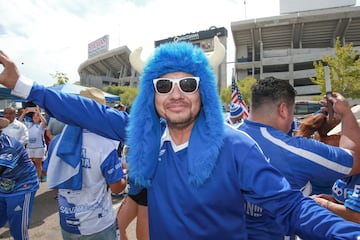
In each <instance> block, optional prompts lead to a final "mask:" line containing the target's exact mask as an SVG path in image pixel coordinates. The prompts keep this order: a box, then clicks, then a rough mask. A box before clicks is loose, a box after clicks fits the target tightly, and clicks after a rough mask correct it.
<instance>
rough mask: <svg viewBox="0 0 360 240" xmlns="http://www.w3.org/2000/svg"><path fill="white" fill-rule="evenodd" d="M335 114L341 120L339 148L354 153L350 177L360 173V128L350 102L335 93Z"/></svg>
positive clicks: (333, 97) (332, 99) (333, 96)
mask: <svg viewBox="0 0 360 240" xmlns="http://www.w3.org/2000/svg"><path fill="white" fill-rule="evenodd" d="M330 100H331V101H332V102H333V107H334V112H335V114H337V115H338V116H340V119H341V123H342V124H341V125H342V129H341V137H340V143H339V146H340V147H342V148H345V149H348V150H350V151H351V152H352V155H353V158H354V163H353V168H352V171H351V172H350V175H353V174H355V173H360V128H359V125H358V123H357V120H356V118H355V116H354V114H353V113H352V111H351V108H350V105H349V103H348V101H347V100H346V99H345V98H344V97H343V96H342V95H341V94H339V93H333V95H332V97H331V98H330Z"/></svg>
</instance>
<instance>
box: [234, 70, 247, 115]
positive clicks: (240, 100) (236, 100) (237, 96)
mask: <svg viewBox="0 0 360 240" xmlns="http://www.w3.org/2000/svg"><path fill="white" fill-rule="evenodd" d="M235 79H236V78H235V70H234V69H233V74H232V80H231V102H232V103H234V104H239V105H241V106H242V107H243V108H244V118H247V117H248V116H249V112H248V108H247V106H246V103H245V101H244V99H243V98H242V96H241V93H240V91H239V89H238V87H237V85H236V81H235Z"/></svg>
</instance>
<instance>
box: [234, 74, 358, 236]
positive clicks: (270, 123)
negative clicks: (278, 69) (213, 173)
mask: <svg viewBox="0 0 360 240" xmlns="http://www.w3.org/2000/svg"><path fill="white" fill-rule="evenodd" d="M251 94H252V96H251V97H252V104H251V111H250V115H249V118H247V119H245V120H244V123H243V124H242V125H241V126H240V127H239V128H238V129H240V130H242V131H244V132H246V133H247V134H249V135H250V136H251V137H252V138H253V139H255V141H256V142H257V143H258V144H259V146H260V147H261V149H262V150H263V152H264V154H265V156H266V157H267V159H268V160H269V162H270V163H271V164H272V165H273V166H274V167H275V168H277V169H278V170H279V171H280V172H281V173H282V174H283V175H284V176H285V177H286V179H287V180H288V181H289V183H290V185H291V187H292V188H293V189H296V190H301V191H302V192H303V194H304V195H305V196H308V195H309V194H310V193H311V183H310V182H311V181H335V180H336V179H338V178H341V177H344V176H347V175H352V174H354V173H359V172H360V158H359V156H360V146H359V143H360V129H359V126H358V124H357V122H356V119H355V117H354V116H353V114H352V112H351V108H350V106H349V104H348V102H347V101H346V100H345V98H344V97H343V96H341V95H340V94H339V93H333V95H332V97H331V98H330V101H331V102H332V103H333V106H334V111H335V113H336V115H337V117H338V118H339V119H341V121H342V123H343V130H342V133H343V134H342V136H341V141H340V147H333V146H330V145H326V144H323V143H321V142H319V141H315V140H313V139H308V138H304V137H292V136H289V135H288V134H287V133H288V132H289V130H290V128H291V124H292V123H293V119H294V109H295V95H296V91H295V89H294V88H293V87H292V86H291V85H290V84H289V82H288V81H286V80H280V79H276V78H272V77H271V78H267V79H264V80H260V81H258V82H256V83H255V84H254V85H253V86H252V91H251ZM324 110H326V109H325V108H324ZM246 204H247V205H246V208H247V229H248V233H249V238H250V239H282V238H283V237H284V235H285V234H286V231H285V229H283V228H282V226H281V225H280V224H279V223H277V222H276V221H275V219H274V217H273V216H272V215H271V214H269V213H267V212H266V211H264V210H263V209H262V208H261V207H259V206H255V205H254V204H253V203H252V202H251V201H247V203H246ZM250 209H252V210H253V211H250Z"/></svg>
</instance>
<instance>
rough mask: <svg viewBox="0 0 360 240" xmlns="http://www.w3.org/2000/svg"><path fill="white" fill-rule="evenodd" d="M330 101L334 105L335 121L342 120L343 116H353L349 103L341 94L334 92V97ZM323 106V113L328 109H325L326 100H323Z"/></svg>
mask: <svg viewBox="0 0 360 240" xmlns="http://www.w3.org/2000/svg"><path fill="white" fill-rule="evenodd" d="M329 100H330V101H331V102H332V104H333V109H334V118H335V119H338V120H340V119H342V116H344V115H346V114H349V113H351V114H352V112H351V108H350V104H349V102H348V101H347V100H346V98H345V97H344V96H342V95H341V94H340V93H337V92H333V93H332V95H331V96H330V97H329ZM321 104H322V105H323V107H322V108H321V109H322V110H323V111H327V107H325V106H326V100H322V101H321Z"/></svg>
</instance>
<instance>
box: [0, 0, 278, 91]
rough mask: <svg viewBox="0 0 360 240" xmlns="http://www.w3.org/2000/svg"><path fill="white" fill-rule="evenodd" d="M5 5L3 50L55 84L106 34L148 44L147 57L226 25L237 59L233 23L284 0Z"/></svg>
mask: <svg viewBox="0 0 360 240" xmlns="http://www.w3.org/2000/svg"><path fill="white" fill-rule="evenodd" d="M260 2H261V4H260ZM0 9H1V22H0V49H2V50H3V51H5V53H7V54H8V55H9V56H10V57H11V58H12V59H13V60H14V61H15V62H16V63H17V65H18V67H19V69H20V72H21V73H22V74H24V75H26V76H28V77H30V78H32V79H34V80H36V81H38V82H40V83H42V84H45V85H47V86H49V85H52V84H53V83H54V82H55V80H54V79H52V78H51V76H50V73H55V72H56V71H60V72H63V73H66V74H68V76H69V77H70V79H71V80H70V81H71V82H75V81H78V80H79V75H78V73H77V69H78V67H79V65H80V64H81V63H82V62H84V61H85V60H86V59H87V44H88V43H89V42H92V41H94V40H96V39H98V38H100V37H102V36H104V35H106V34H109V36H110V48H111V49H112V48H116V47H118V46H123V45H126V46H128V47H129V48H130V49H131V50H133V49H135V48H136V47H138V46H143V47H144V56H145V57H146V56H147V55H148V54H150V52H152V50H153V45H154V41H156V40H161V39H164V38H168V37H173V36H176V35H182V34H186V33H190V32H197V31H202V30H206V29H208V28H209V27H211V26H216V27H225V28H226V29H227V30H228V34H229V38H228V47H229V53H228V57H229V58H230V61H232V58H233V55H232V53H231V52H230V51H231V48H232V47H233V40H232V36H231V28H230V24H231V22H234V21H239V20H244V19H245V12H246V18H248V19H251V18H258V17H264V16H273V15H277V14H278V13H279V0H268V1H261V0H247V1H246V11H245V6H244V1H243V0H212V1H207V0H197V1H193V0H182V1H170V0H148V1H146V0H145V1H141V0H136V1H135V0H132V1H130V0H122V1H111V0H104V1H95V0H93V1H91V0H34V1H22V0H12V1H6V0H0ZM22 63H23V64H22Z"/></svg>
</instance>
